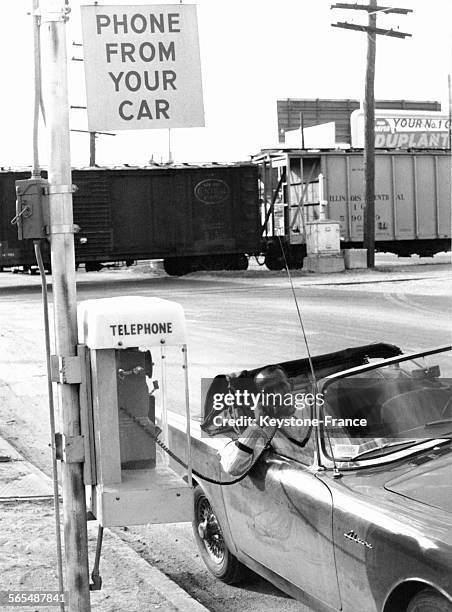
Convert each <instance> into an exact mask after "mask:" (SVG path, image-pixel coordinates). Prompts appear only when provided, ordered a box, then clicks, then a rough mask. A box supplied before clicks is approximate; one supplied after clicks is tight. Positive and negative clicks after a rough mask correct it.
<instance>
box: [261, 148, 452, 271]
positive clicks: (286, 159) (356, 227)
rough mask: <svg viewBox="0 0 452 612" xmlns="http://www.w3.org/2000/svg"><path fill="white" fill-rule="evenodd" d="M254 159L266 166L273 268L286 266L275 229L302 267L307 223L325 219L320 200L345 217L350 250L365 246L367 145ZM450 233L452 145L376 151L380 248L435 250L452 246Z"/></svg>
mask: <svg viewBox="0 0 452 612" xmlns="http://www.w3.org/2000/svg"><path fill="white" fill-rule="evenodd" d="M253 161H254V163H256V164H257V165H258V166H259V168H260V181H259V185H260V201H261V202H262V206H263V211H262V214H263V219H264V224H263V236H264V243H265V256H266V264H267V266H268V267H269V268H270V269H279V268H281V267H282V266H283V258H282V257H281V244H280V240H279V239H275V236H276V235H280V236H282V239H283V243H284V248H285V250H286V256H287V260H288V261H289V264H290V265H291V266H292V267H298V266H299V265H300V262H301V261H302V259H303V257H304V255H305V254H306V246H305V235H304V222H305V221H313V220H315V219H316V218H318V216H319V207H320V206H324V210H325V212H326V216H327V217H328V218H329V219H333V220H336V221H339V223H340V231H341V245H342V247H343V248H346V249H348V248H360V247H362V240H363V222H364V219H363V216H364V212H363V211H364V205H365V202H364V163H363V152H362V150H342V151H341V150H328V151H306V150H300V149H286V150H283V149H280V150H275V149H268V150H263V151H261V152H260V153H259V154H258V155H256V156H255V157H254V158H253ZM321 183H323V190H322V189H320V186H321ZM322 191H323V201H322V202H320V199H319V198H320V195H321V194H322ZM450 238H451V156H450V151H448V150H435V151H425V150H422V151H421V150H419V151H416V152H411V151H386V150H380V151H377V152H376V154H375V245H376V250H377V251H380V252H391V253H395V254H397V255H399V256H408V255H412V254H418V255H421V256H432V255H434V254H435V253H439V252H442V251H449V250H450Z"/></svg>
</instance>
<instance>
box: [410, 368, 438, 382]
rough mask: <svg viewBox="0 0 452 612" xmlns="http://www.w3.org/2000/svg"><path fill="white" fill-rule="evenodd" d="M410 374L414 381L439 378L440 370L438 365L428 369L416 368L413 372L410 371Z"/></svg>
mask: <svg viewBox="0 0 452 612" xmlns="http://www.w3.org/2000/svg"><path fill="white" fill-rule="evenodd" d="M410 374H411V376H412V377H413V378H415V379H422V378H439V377H440V376H441V370H440V367H439V365H434V366H431V367H429V368H416V369H415V370H411V372H410Z"/></svg>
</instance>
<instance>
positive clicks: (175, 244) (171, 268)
mask: <svg viewBox="0 0 452 612" xmlns="http://www.w3.org/2000/svg"><path fill="white" fill-rule="evenodd" d="M28 177H29V173H27V172H10V171H2V172H0V198H1V208H0V266H1V267H7V266H24V267H25V268H27V267H28V268H29V267H30V266H32V265H34V264H35V261H34V254H33V248H32V245H31V244H30V242H31V241H29V240H27V241H19V240H18V239H17V229H16V228H15V227H14V226H12V225H11V223H10V221H11V219H12V218H13V217H14V215H15V181H16V180H17V179H23V178H28ZM72 182H73V183H74V184H75V185H76V186H77V188H78V189H77V191H76V193H75V194H74V197H73V208H74V223H75V224H77V225H78V226H79V227H80V231H79V232H78V233H77V234H76V235H75V253H76V263H77V264H80V263H84V264H85V266H86V269H87V270H95V269H99V268H100V267H101V264H102V263H104V262H118V261H122V262H127V263H130V262H131V261H135V260H143V259H163V260H164V267H165V269H166V271H167V272H169V273H170V274H183V273H186V272H188V271H191V270H198V269H218V268H230V269H237V268H238V269H244V268H246V267H247V265H248V260H247V257H246V255H249V254H255V253H258V252H259V251H260V248H261V245H260V235H261V229H260V218H259V206H258V182H257V167H256V166H255V165H252V164H249V163H236V164H228V165H226V164H224V165H220V164H210V165H197V166H192V165H186V166H159V167H147V168H128V167H121V168H89V169H85V170H73V173H72ZM45 257H46V263H47V264H48V263H49V258H48V249H47V253H45Z"/></svg>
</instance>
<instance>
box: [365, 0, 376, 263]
mask: <svg viewBox="0 0 452 612" xmlns="http://www.w3.org/2000/svg"><path fill="white" fill-rule="evenodd" d="M369 7H370V8H371V9H374V10H369V29H368V31H367V67H366V88H365V96H364V192H365V198H364V199H365V203H366V204H365V207H364V228H363V233H364V235H363V246H364V248H365V249H367V267H368V268H373V267H374V266H375V92H374V83H375V51H376V49H375V47H376V44H375V39H376V34H375V32H372V31H371V28H375V27H376V25H377V14H376V12H375V9H376V7H377V0H369Z"/></svg>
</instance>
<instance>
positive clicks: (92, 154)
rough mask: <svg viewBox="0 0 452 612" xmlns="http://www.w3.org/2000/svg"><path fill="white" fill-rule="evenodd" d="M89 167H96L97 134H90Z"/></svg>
mask: <svg viewBox="0 0 452 612" xmlns="http://www.w3.org/2000/svg"><path fill="white" fill-rule="evenodd" d="M89 165H90V166H95V165H96V132H90V133H89Z"/></svg>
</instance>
